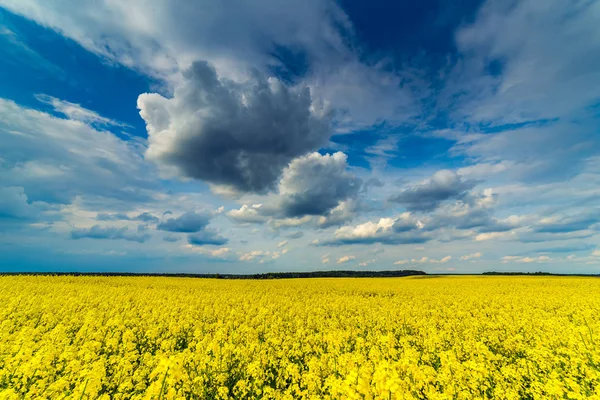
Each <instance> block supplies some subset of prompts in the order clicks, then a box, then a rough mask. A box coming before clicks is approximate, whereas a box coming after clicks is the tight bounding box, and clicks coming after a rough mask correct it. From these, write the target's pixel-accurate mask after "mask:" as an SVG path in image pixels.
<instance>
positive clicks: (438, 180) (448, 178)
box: [389, 170, 477, 211]
mask: <svg viewBox="0 0 600 400" xmlns="http://www.w3.org/2000/svg"><path fill="white" fill-rule="evenodd" d="M476 184H477V182H475V181H465V180H463V179H462V178H461V177H460V175H458V174H456V173H455V172H452V171H449V170H441V171H438V172H436V173H435V174H434V175H433V176H432V177H431V178H429V179H427V180H426V181H424V182H422V183H420V184H417V185H413V186H410V187H408V188H406V189H404V190H403V191H401V192H400V193H399V194H397V195H395V196H392V197H390V199H389V200H390V201H393V202H395V203H400V204H402V205H403V206H405V207H406V209H407V210H409V211H433V210H435V209H436V208H438V207H439V206H440V205H441V204H442V203H443V202H444V201H446V200H450V199H460V198H462V197H464V196H465V195H466V194H467V193H468V191H469V190H471V189H472V188H473V187H474V186H475V185H476Z"/></svg>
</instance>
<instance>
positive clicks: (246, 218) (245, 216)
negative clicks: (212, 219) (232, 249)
mask: <svg viewBox="0 0 600 400" xmlns="http://www.w3.org/2000/svg"><path fill="white" fill-rule="evenodd" d="M261 207H262V204H253V205H246V204H243V205H242V206H241V207H240V209H239V210H231V211H229V212H228V213H227V216H228V217H229V218H231V219H232V220H234V221H236V222H242V223H256V224H262V223H264V222H266V221H267V220H268V217H267V216H265V215H261V214H260V208H261Z"/></svg>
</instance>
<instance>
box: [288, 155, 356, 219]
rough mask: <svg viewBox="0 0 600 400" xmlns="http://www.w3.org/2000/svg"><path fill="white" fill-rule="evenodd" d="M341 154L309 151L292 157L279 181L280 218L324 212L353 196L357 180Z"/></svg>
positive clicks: (322, 213) (345, 158) (344, 156)
mask: <svg viewBox="0 0 600 400" xmlns="http://www.w3.org/2000/svg"><path fill="white" fill-rule="evenodd" d="M347 159H348V157H347V156H346V155H345V154H344V153H342V152H337V153H335V154H325V155H321V154H319V153H312V154H309V155H307V156H304V157H299V158H297V159H295V160H293V161H292V162H291V163H290V165H289V166H288V167H287V168H286V169H285V170H284V172H283V176H282V178H281V181H280V183H279V195H280V197H281V199H280V203H279V207H278V208H279V210H280V212H281V213H282V215H283V216H284V217H301V216H304V215H325V214H327V213H328V212H329V211H331V210H333V209H334V208H335V207H337V206H338V205H339V204H340V202H341V201H344V200H346V199H348V198H352V197H355V196H356V195H357V194H358V192H359V190H360V186H361V180H360V179H359V178H358V177H356V176H354V175H352V174H351V173H349V172H348V171H347V167H348V165H347Z"/></svg>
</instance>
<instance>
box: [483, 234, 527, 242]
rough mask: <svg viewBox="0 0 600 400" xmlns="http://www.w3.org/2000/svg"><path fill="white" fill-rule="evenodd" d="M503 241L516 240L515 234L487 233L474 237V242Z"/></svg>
mask: <svg viewBox="0 0 600 400" xmlns="http://www.w3.org/2000/svg"><path fill="white" fill-rule="evenodd" d="M496 239H500V240H505V239H517V236H516V234H515V232H488V233H480V234H478V235H477V236H475V241H477V242H484V241H487V240H496Z"/></svg>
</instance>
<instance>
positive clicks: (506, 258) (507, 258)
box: [502, 256, 552, 264]
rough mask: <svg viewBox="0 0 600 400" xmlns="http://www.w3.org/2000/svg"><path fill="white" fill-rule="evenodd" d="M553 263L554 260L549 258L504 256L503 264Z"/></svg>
mask: <svg viewBox="0 0 600 400" xmlns="http://www.w3.org/2000/svg"><path fill="white" fill-rule="evenodd" d="M548 261H552V258H550V257H548V256H538V257H521V256H504V257H502V263H504V264H506V263H509V262H516V263H525V264H528V263H542V262H548Z"/></svg>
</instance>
